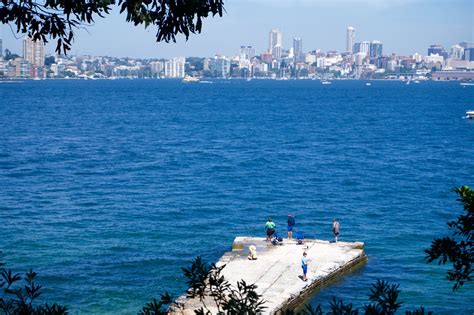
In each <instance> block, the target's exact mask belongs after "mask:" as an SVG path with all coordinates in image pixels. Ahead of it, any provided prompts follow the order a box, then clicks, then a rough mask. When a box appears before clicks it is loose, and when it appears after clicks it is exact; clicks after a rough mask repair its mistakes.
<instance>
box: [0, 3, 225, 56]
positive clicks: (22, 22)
mask: <svg viewBox="0 0 474 315" xmlns="http://www.w3.org/2000/svg"><path fill="white" fill-rule="evenodd" d="M223 5H224V1H223V0H38V1H35V0H0V22H1V23H2V24H7V25H10V26H12V27H13V28H14V30H15V31H16V32H18V33H20V34H25V35H27V36H28V37H30V38H32V39H33V40H40V39H41V40H43V41H44V42H48V40H49V39H55V40H57V45H56V52H57V53H62V52H63V53H66V52H67V51H68V50H70V49H71V45H72V42H73V40H74V36H75V34H74V31H75V30H77V29H79V28H82V27H86V26H90V25H92V23H94V21H95V20H96V19H97V18H98V17H99V18H104V17H106V15H107V14H109V13H110V12H111V10H112V8H113V7H118V8H119V9H120V13H121V14H125V15H126V21H127V22H131V23H133V24H134V25H135V26H137V25H143V26H144V27H145V28H148V27H149V26H151V25H152V26H155V27H156V28H157V33H156V40H157V41H165V42H170V41H176V35H178V34H183V35H184V36H185V37H186V39H188V38H189V35H190V34H195V33H200V32H201V29H202V21H203V19H204V18H206V17H209V16H215V15H218V16H222V13H223V10H224V6H223Z"/></svg>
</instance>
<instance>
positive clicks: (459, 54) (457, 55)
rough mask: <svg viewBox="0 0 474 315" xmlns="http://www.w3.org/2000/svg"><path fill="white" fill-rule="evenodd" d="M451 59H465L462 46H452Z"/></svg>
mask: <svg viewBox="0 0 474 315" xmlns="http://www.w3.org/2000/svg"><path fill="white" fill-rule="evenodd" d="M450 57H451V58H452V59H456V60H461V59H462V58H463V57H464V48H463V47H461V46H460V45H453V46H451V53H450Z"/></svg>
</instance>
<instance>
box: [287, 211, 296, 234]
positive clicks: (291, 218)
mask: <svg viewBox="0 0 474 315" xmlns="http://www.w3.org/2000/svg"><path fill="white" fill-rule="evenodd" d="M295 224H296V222H295V217H294V215H292V214H289V215H288V228H287V230H288V239H289V240H291V239H292V238H293V227H294V226H295Z"/></svg>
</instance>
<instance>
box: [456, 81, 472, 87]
mask: <svg viewBox="0 0 474 315" xmlns="http://www.w3.org/2000/svg"><path fill="white" fill-rule="evenodd" d="M459 85H461V86H474V83H472V82H461V83H459Z"/></svg>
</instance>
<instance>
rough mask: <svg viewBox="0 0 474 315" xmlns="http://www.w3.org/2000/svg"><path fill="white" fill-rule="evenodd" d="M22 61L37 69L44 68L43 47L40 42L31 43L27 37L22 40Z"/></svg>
mask: <svg viewBox="0 0 474 315" xmlns="http://www.w3.org/2000/svg"><path fill="white" fill-rule="evenodd" d="M23 59H25V60H26V61H28V62H29V63H30V64H32V65H36V66H38V67H43V66H44V45H43V41H42V40H37V41H36V42H35V41H33V40H32V39H31V38H29V37H27V38H25V39H24V40H23Z"/></svg>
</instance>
